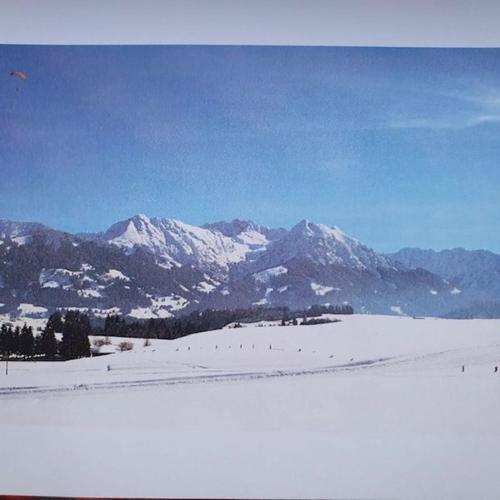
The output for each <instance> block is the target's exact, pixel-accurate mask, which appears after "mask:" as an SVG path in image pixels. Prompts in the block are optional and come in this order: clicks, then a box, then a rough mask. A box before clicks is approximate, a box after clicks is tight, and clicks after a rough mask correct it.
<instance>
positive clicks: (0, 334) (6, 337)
mask: <svg viewBox="0 0 500 500" xmlns="http://www.w3.org/2000/svg"><path fill="white" fill-rule="evenodd" d="M56 332H57V333H62V337H61V340H58V339H57V338H56ZM91 334H92V327H91V324H90V320H89V317H88V316H87V315H86V314H82V313H81V312H79V311H66V313H65V314H64V316H63V315H62V314H61V313H60V312H59V311H57V312H55V313H53V314H51V315H50V317H49V319H48V321H47V324H46V325H45V328H44V329H43V330H42V331H41V333H40V334H37V335H35V334H34V333H33V328H32V327H31V326H27V325H26V324H25V325H24V326H23V327H19V326H16V327H13V326H12V325H9V324H5V323H4V324H3V325H2V326H1V327H0V356H1V357H2V358H3V359H11V358H17V359H19V358H21V359H32V358H42V359H48V360H55V359H76V358H82V357H86V356H90V342H89V337H88V336H89V335H91Z"/></svg>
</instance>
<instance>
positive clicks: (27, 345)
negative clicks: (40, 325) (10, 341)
mask: <svg viewBox="0 0 500 500" xmlns="http://www.w3.org/2000/svg"><path fill="white" fill-rule="evenodd" d="M34 350H35V338H34V337H33V329H32V328H31V326H30V327H28V326H27V325H26V323H25V324H24V326H23V328H22V329H21V334H20V335H19V349H18V352H19V354H20V355H21V356H24V357H25V358H31V357H32V356H33V353H34Z"/></svg>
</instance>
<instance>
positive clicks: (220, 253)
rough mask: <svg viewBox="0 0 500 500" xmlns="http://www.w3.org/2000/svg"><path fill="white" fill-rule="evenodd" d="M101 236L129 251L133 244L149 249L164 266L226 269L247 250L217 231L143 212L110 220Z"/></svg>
mask: <svg viewBox="0 0 500 500" xmlns="http://www.w3.org/2000/svg"><path fill="white" fill-rule="evenodd" d="M104 239H105V240H107V241H108V242H109V243H111V244H113V245H116V246H118V247H120V248H123V249H125V250H126V251H127V252H129V253H130V252H134V251H135V250H136V249H137V248H141V249H143V250H147V251H150V252H151V253H152V254H154V255H155V256H156V257H157V259H158V262H159V263H160V264H162V265H164V266H165V267H174V266H175V267H180V266H183V265H193V266H196V267H199V268H201V269H217V268H221V269H227V268H228V266H229V265H231V264H234V263H236V262H240V261H241V260H244V259H245V256H246V254H247V253H248V252H249V251H250V246H249V245H248V244H246V243H245V242H243V241H238V239H233V238H231V237H228V236H225V235H224V234H222V233H221V232H219V231H215V230H210V229H206V228H202V227H198V226H193V225H190V224H186V223H184V222H181V221H179V220H176V219H167V218H158V217H153V218H149V217H147V216H145V215H136V216H134V217H131V218H130V219H127V220H126V221H121V222H118V223H117V224H114V225H113V226H111V227H110V228H109V229H108V231H106V233H105V234H104Z"/></svg>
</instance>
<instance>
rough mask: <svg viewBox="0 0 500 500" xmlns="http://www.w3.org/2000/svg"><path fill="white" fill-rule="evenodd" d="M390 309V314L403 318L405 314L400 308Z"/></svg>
mask: <svg viewBox="0 0 500 500" xmlns="http://www.w3.org/2000/svg"><path fill="white" fill-rule="evenodd" d="M390 309H391V311H392V312H394V313H396V314H399V315H400V316H405V313H404V312H403V310H402V309H401V306H391V307H390Z"/></svg>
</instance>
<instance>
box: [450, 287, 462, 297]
mask: <svg viewBox="0 0 500 500" xmlns="http://www.w3.org/2000/svg"><path fill="white" fill-rule="evenodd" d="M450 293H451V294H452V295H458V294H459V293H462V290H459V289H458V288H457V287H455V288H453V290H451V291H450Z"/></svg>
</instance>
